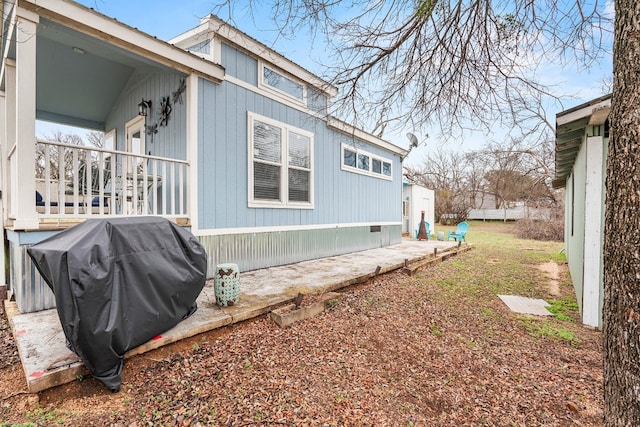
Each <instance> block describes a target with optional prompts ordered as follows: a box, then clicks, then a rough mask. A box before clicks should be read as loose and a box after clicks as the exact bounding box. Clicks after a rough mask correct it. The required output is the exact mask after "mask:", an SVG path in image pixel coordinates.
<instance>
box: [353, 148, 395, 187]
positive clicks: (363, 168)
mask: <svg viewBox="0 0 640 427" xmlns="http://www.w3.org/2000/svg"><path fill="white" fill-rule="evenodd" d="M342 170H345V171H349V172H355V173H361V174H364V175H370V176H374V177H377V178H382V179H392V174H391V160H389V159H386V158H384V157H380V156H377V155H375V154H371V153H368V152H366V151H363V150H360V149H357V148H355V147H353V146H351V145H347V144H342Z"/></svg>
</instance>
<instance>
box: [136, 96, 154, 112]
mask: <svg viewBox="0 0 640 427" xmlns="http://www.w3.org/2000/svg"><path fill="white" fill-rule="evenodd" d="M150 109H151V100H148V101H145V100H144V98H142V101H141V102H140V104H138V115H139V116H146V115H147V112H148V111H149V110H150Z"/></svg>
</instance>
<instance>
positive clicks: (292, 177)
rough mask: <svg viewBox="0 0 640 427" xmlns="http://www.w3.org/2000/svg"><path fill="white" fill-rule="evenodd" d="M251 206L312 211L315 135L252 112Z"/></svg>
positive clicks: (250, 126) (250, 153)
mask: <svg viewBox="0 0 640 427" xmlns="http://www.w3.org/2000/svg"><path fill="white" fill-rule="evenodd" d="M248 122H249V129H248V131H249V207H273V208H292V207H293V208H313V134H312V133H311V132H307V131H305V130H302V129H298V128H295V127H293V126H290V125H287V124H284V123H281V122H278V121H275V120H273V119H269V118H267V117H263V116H260V115H258V114H253V113H249V115H248Z"/></svg>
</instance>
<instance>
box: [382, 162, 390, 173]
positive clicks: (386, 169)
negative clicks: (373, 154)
mask: <svg viewBox="0 0 640 427" xmlns="http://www.w3.org/2000/svg"><path fill="white" fill-rule="evenodd" d="M382 174H383V175H386V176H391V163H388V162H382Z"/></svg>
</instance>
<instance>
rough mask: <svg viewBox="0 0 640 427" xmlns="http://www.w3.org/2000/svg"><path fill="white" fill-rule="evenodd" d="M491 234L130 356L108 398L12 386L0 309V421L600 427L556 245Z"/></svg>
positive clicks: (581, 331)
mask: <svg viewBox="0 0 640 427" xmlns="http://www.w3.org/2000/svg"><path fill="white" fill-rule="evenodd" d="M485 229H486V230H485ZM504 231H508V227H507V229H504V230H503V229H502V228H500V229H499V230H498V229H491V227H490V226H482V225H479V224H472V227H471V230H470V232H469V235H468V236H469V240H470V241H471V242H472V243H474V244H475V249H474V250H472V251H470V252H466V253H464V254H462V255H459V256H457V257H454V258H451V259H449V260H447V261H445V262H443V263H442V264H439V265H437V266H435V267H433V268H431V269H429V270H425V271H423V272H421V273H420V274H418V275H417V276H413V277H407V276H404V275H402V274H401V273H399V272H398V273H391V274H387V275H384V276H380V277H379V278H377V279H376V280H375V281H374V282H371V283H368V284H365V285H360V286H357V287H352V288H349V289H345V290H343V291H342V292H341V296H340V298H339V300H338V301H337V303H335V305H333V306H332V307H331V308H330V309H329V310H327V311H325V312H324V313H321V314H320V315H318V316H315V317H313V318H310V319H307V320H305V321H303V322H299V323H296V324H294V325H292V326H291V327H289V328H285V329H281V328H279V327H278V326H277V325H275V324H274V323H273V321H271V320H270V319H269V318H268V317H267V316H262V317H259V318H257V319H255V320H253V321H248V322H245V323H242V324H238V325H235V326H232V327H226V328H223V329H220V330H217V331H213V332H210V333H206V334H202V335H199V336H196V337H194V338H192V339H189V340H185V341H182V342H180V343H177V344H174V345H171V346H168V347H165V348H162V349H159V350H156V351H153V352H150V353H146V354H144V355H141V356H137V357H134V358H132V359H128V360H127V361H126V362H125V369H124V375H123V383H122V389H121V391H120V392H119V393H115V394H112V393H110V392H108V391H107V390H106V389H105V388H104V387H103V386H102V385H101V384H100V383H98V382H97V381H96V380H94V379H92V378H78V379H77V380H76V381H74V382H73V383H70V384H67V385H64V386H60V387H57V388H54V389H51V390H47V391H44V392H42V393H39V394H33V395H32V394H28V393H26V392H25V388H26V383H25V380H24V375H23V373H22V370H21V367H20V365H19V361H18V356H17V351H16V349H15V345H14V344H13V338H12V337H11V334H10V331H9V328H8V325H7V322H6V317H5V316H4V313H2V317H1V320H0V339H1V344H0V351H1V353H0V426H2V427H4V426H11V425H16V424H17V425H23V426H24V425H42V426H45V425H52V426H53V425H57V426H60V425H73V426H78V425H82V426H88V425H96V426H104V425H113V426H123V427H132V426H152V425H178V426H197V425H224V426H227V425H228V426H252V425H322V426H325V425H326V426H334V425H335V426H345V425H348V426H352V425H353V426H360V425H362V426H367V425H371V426H385V425H388V426H463V425H468V426H485V425H486V426H534V425H535V426H574V425H576V426H598V425H601V424H602V405H603V403H602V382H603V378H602V356H601V353H602V348H601V346H602V337H601V333H600V332H599V331H595V330H591V329H588V328H585V327H583V326H581V325H580V323H579V321H578V320H577V319H578V314H577V307H576V304H575V298H573V293H572V292H573V291H572V288H571V286H570V282H569V279H568V277H567V274H568V273H567V268H566V265H565V263H564V261H563V258H562V256H561V255H560V254H559V250H560V249H561V247H562V246H561V245H560V244H558V243H543V242H533V241H523V240H518V239H515V238H514V237H513V236H512V235H511V234H509V233H506V232H504ZM549 262H553V263H554V264H555V265H557V268H555V267H554V268H551V269H550V268H549V267H550V266H549V265H548V263H549ZM543 265H546V266H544V267H541V266H543ZM549 270H551V272H550V271H549ZM550 281H553V286H551V285H550ZM551 291H553V293H552V292H551ZM496 294H518V295H521V296H528V297H535V298H544V299H546V300H547V301H548V302H550V303H551V308H552V311H554V312H555V313H556V316H555V317H545V318H538V317H529V316H523V315H518V314H515V313H512V312H510V311H509V310H508V308H507V307H506V306H505V305H504V304H503V303H502V302H501V301H500V299H499V298H497V297H496ZM29 423H31V424H29Z"/></svg>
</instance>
